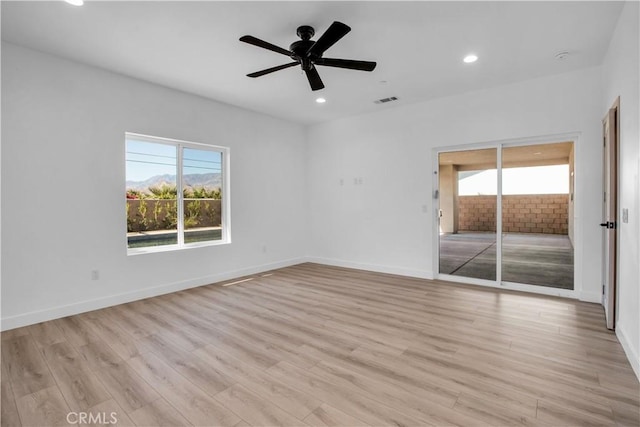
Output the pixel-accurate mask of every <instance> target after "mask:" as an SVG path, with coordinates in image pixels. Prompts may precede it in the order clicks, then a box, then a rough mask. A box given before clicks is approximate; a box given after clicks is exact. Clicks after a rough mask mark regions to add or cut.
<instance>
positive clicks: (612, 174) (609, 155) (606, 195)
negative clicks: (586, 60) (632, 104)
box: [600, 97, 620, 330]
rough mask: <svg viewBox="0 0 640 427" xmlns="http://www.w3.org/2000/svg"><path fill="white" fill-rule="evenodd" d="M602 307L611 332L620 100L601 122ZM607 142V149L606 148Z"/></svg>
mask: <svg viewBox="0 0 640 427" xmlns="http://www.w3.org/2000/svg"><path fill="white" fill-rule="evenodd" d="M602 139H603V152H602V154H603V156H602V189H603V203H602V221H603V222H602V223H601V224H600V226H603V224H611V223H613V228H610V227H609V226H608V225H607V226H606V228H603V231H602V300H601V302H602V306H603V308H604V312H605V321H606V325H607V329H612V330H613V329H615V325H616V317H617V305H618V292H617V283H618V271H619V268H618V259H619V257H618V253H619V239H618V227H619V225H620V221H619V212H618V207H619V206H618V205H619V203H618V201H619V196H620V192H619V189H620V173H619V168H618V165H619V164H620V97H618V98H616V100H615V101H614V102H613V105H612V106H611V108H609V110H608V111H607V114H606V115H605V116H604V118H603V119H602ZM607 141H609V145H608V146H607Z"/></svg>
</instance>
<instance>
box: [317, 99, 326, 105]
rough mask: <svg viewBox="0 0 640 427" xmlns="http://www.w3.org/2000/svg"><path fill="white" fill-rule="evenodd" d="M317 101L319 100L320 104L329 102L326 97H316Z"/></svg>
mask: <svg viewBox="0 0 640 427" xmlns="http://www.w3.org/2000/svg"><path fill="white" fill-rule="evenodd" d="M316 102H317V103H318V104H324V103H325V102H327V100H326V99H324V98H316Z"/></svg>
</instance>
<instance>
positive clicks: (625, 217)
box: [622, 208, 629, 224]
mask: <svg viewBox="0 0 640 427" xmlns="http://www.w3.org/2000/svg"><path fill="white" fill-rule="evenodd" d="M622 222H624V223H625V224H627V223H628V222H629V209H627V208H622Z"/></svg>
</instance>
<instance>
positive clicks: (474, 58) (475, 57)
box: [463, 54, 478, 64]
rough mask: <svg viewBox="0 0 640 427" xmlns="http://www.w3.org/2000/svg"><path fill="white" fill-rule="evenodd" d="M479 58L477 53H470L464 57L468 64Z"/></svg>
mask: <svg viewBox="0 0 640 427" xmlns="http://www.w3.org/2000/svg"><path fill="white" fill-rule="evenodd" d="M477 60H478V57H477V56H476V55H473V54H470V55H467V56H465V57H464V59H463V61H464V62H466V63H467V64H470V63H472V62H476V61H477Z"/></svg>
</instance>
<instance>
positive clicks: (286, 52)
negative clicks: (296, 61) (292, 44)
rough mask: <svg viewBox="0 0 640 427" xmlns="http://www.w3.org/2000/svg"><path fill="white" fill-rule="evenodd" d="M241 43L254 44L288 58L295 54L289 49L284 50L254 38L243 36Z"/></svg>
mask: <svg viewBox="0 0 640 427" xmlns="http://www.w3.org/2000/svg"><path fill="white" fill-rule="evenodd" d="M240 41H241V42H245V43H249V44H252V45H254V46H258V47H261V48H263V49H268V50H271V51H273V52H277V53H281V54H283V55H287V56H291V55H293V52H291V51H289V50H287V49H283V48H281V47H279V46H276V45H274V44H271V43H269V42H266V41H264V40H260V39H258V38H255V37H253V36H242V37H240Z"/></svg>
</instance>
